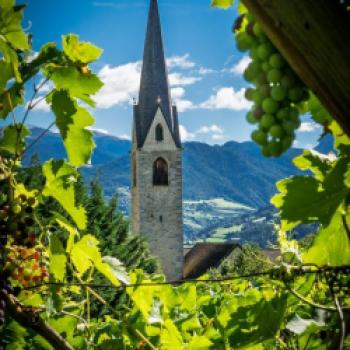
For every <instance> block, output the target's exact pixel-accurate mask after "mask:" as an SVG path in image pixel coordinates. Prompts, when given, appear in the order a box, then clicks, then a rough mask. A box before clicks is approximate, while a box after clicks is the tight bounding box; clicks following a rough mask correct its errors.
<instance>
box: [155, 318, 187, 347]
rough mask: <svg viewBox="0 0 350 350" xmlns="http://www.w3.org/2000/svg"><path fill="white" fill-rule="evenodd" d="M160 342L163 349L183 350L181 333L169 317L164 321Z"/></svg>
mask: <svg viewBox="0 0 350 350" xmlns="http://www.w3.org/2000/svg"><path fill="white" fill-rule="evenodd" d="M160 337H161V344H162V349H164V350H183V349H184V345H183V340H182V336H181V333H180V332H179V330H178V329H177V328H176V326H175V324H174V322H173V321H172V320H170V319H168V320H166V321H165V322H164V328H163V329H162V333H161V335H160Z"/></svg>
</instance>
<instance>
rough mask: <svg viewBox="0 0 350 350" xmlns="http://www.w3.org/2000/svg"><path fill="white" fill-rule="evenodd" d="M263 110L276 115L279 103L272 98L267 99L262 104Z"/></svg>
mask: <svg viewBox="0 0 350 350" xmlns="http://www.w3.org/2000/svg"><path fill="white" fill-rule="evenodd" d="M262 108H263V110H264V112H266V113H272V114H273V113H275V112H277V109H278V103H277V102H276V101H274V100H273V99H272V98H265V99H264V101H263V103H262Z"/></svg>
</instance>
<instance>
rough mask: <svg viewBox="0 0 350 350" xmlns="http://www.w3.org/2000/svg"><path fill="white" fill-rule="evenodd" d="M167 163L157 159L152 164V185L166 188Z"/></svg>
mask: <svg viewBox="0 0 350 350" xmlns="http://www.w3.org/2000/svg"><path fill="white" fill-rule="evenodd" d="M168 184H169V180H168V163H167V162H166V161H165V160H164V159H163V158H158V159H157V160H156V161H155V162H154V164H153V185H154V186H168Z"/></svg>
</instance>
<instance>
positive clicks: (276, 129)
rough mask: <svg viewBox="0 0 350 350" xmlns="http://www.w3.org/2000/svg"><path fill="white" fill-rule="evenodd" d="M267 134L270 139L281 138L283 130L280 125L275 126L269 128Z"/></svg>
mask: <svg viewBox="0 0 350 350" xmlns="http://www.w3.org/2000/svg"><path fill="white" fill-rule="evenodd" d="M269 133H270V135H271V136H272V137H275V138H281V137H282V136H283V128H282V126H281V125H277V124H275V125H273V126H271V128H270V130H269Z"/></svg>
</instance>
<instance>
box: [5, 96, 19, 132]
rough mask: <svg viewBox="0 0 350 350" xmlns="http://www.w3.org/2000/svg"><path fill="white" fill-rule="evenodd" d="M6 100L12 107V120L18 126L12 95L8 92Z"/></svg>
mask: <svg viewBox="0 0 350 350" xmlns="http://www.w3.org/2000/svg"><path fill="white" fill-rule="evenodd" d="M6 98H7V102H8V104H9V106H10V109H11V112H10V113H11V116H12V119H13V125H16V124H17V120H16V115H15V112H14V110H13V105H12V99H11V95H10V93H9V92H8V91H7V92H6Z"/></svg>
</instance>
